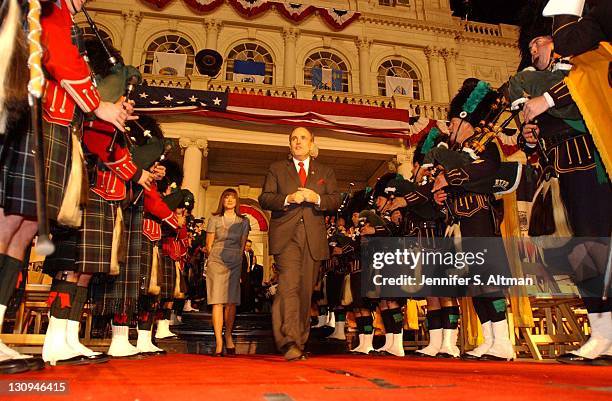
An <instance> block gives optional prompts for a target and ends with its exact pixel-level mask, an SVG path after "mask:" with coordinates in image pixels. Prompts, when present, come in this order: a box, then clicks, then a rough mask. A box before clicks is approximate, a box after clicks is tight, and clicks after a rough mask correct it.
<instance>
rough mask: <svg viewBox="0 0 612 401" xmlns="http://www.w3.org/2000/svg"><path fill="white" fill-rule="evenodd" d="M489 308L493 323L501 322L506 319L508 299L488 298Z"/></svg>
mask: <svg viewBox="0 0 612 401" xmlns="http://www.w3.org/2000/svg"><path fill="white" fill-rule="evenodd" d="M486 300H488V301H489V302H488V304H487V308H488V309H489V318H490V319H491V322H493V323H495V322H501V321H502V320H504V319H505V318H506V308H507V305H506V298H504V297H500V298H488V299H486Z"/></svg>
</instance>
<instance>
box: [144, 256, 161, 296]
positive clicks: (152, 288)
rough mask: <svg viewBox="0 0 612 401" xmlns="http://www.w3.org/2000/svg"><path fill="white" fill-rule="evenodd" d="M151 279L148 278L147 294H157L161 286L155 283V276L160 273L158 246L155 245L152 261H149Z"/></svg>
mask: <svg viewBox="0 0 612 401" xmlns="http://www.w3.org/2000/svg"><path fill="white" fill-rule="evenodd" d="M149 274H150V275H151V279H150V280H149V288H148V291H147V292H148V293H149V295H159V294H160V293H161V287H160V286H159V285H158V284H157V278H158V277H159V276H160V275H161V274H160V272H159V247H158V246H157V245H155V246H154V247H153V261H152V263H151V272H150V273H149Z"/></svg>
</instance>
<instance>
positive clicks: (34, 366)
mask: <svg viewBox="0 0 612 401" xmlns="http://www.w3.org/2000/svg"><path fill="white" fill-rule="evenodd" d="M24 361H25V362H26V363H27V364H28V368H29V369H30V371H32V372H34V371H36V370H42V369H44V368H45V361H43V359H42V358H39V357H33V358H25V359H24Z"/></svg>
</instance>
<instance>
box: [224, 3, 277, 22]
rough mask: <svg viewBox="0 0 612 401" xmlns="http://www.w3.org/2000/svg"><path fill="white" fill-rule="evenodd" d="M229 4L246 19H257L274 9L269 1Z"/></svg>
mask: <svg viewBox="0 0 612 401" xmlns="http://www.w3.org/2000/svg"><path fill="white" fill-rule="evenodd" d="M228 3H230V4H231V5H232V7H234V10H236V11H237V12H238V13H239V14H241V15H242V16H244V17H246V18H253V17H256V16H257V15H259V14H261V13H263V12H265V11H268V10H269V9H270V7H272V2H270V1H268V0H228Z"/></svg>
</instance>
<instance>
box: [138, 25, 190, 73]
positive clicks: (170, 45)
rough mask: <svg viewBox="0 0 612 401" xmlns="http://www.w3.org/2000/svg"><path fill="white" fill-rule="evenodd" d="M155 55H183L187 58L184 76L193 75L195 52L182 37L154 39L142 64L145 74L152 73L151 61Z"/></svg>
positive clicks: (168, 36)
mask: <svg viewBox="0 0 612 401" xmlns="http://www.w3.org/2000/svg"><path fill="white" fill-rule="evenodd" d="M155 53H171V54H185V55H186V56H187V62H186V64H185V75H191V74H192V73H193V64H194V60H195V51H194V49H193V45H192V44H191V43H190V42H189V41H188V40H187V39H185V38H184V37H182V36H179V35H175V34H168V35H162V36H159V37H157V38H156V39H154V40H153V41H152V42H151V43H150V44H149V46H148V47H147V53H146V58H145V63H144V73H145V74H152V73H153V60H154V58H155Z"/></svg>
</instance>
